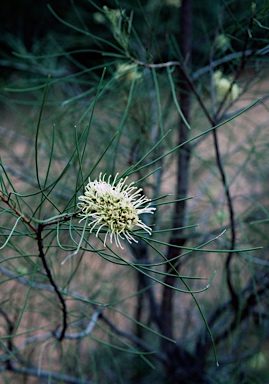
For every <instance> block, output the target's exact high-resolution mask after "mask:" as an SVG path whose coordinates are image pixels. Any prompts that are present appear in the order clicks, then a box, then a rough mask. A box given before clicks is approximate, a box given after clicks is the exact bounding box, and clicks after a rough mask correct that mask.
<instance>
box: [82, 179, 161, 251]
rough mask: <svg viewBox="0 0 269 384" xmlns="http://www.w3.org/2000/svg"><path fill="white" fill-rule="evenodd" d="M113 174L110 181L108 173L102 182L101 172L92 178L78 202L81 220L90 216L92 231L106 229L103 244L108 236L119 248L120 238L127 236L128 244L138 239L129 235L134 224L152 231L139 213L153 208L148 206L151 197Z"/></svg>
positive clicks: (149, 211) (147, 211)
mask: <svg viewBox="0 0 269 384" xmlns="http://www.w3.org/2000/svg"><path fill="white" fill-rule="evenodd" d="M117 177H118V174H116V176H115V178H114V180H113V182H112V183H111V182H110V181H111V175H110V176H109V177H108V179H107V181H105V178H106V174H104V175H102V173H100V175H99V179H96V180H94V181H91V180H90V179H89V183H88V184H87V185H86V187H85V192H84V195H82V196H79V198H78V199H79V200H80V201H81V202H79V203H78V208H79V209H80V210H81V213H80V214H79V215H80V216H82V219H81V220H80V221H82V220H85V219H91V221H90V223H89V226H90V228H91V232H92V231H93V230H94V229H97V231H96V236H98V234H99V232H100V230H101V229H105V230H106V235H105V238H104V244H106V240H107V236H108V235H109V237H110V242H111V243H112V242H113V238H114V240H115V243H116V245H117V246H118V247H121V248H122V246H121V243H120V239H122V240H123V239H124V238H125V239H127V240H128V242H129V243H131V242H132V241H135V242H137V241H136V240H135V239H134V237H133V236H132V234H131V231H132V229H133V228H134V227H135V226H137V227H140V228H142V229H144V230H145V231H146V232H148V233H149V234H151V228H150V227H148V226H147V225H146V224H145V223H143V222H142V221H141V219H140V218H139V215H140V214H142V213H154V211H155V209H156V208H153V207H150V199H148V198H147V197H146V196H144V195H142V194H141V193H140V192H141V191H142V189H141V188H140V189H138V188H137V187H135V186H134V183H131V184H129V185H125V182H126V179H127V177H125V178H123V179H120V180H119V181H118V182H117V183H116V181H117Z"/></svg>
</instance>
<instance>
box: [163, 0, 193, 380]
mask: <svg viewBox="0 0 269 384" xmlns="http://www.w3.org/2000/svg"><path fill="white" fill-rule="evenodd" d="M180 10H181V13H180V19H181V23H180V25H181V29H180V40H179V44H180V50H181V54H182V57H183V59H184V62H185V63H184V65H185V66H186V67H189V66H190V62H191V32H192V1H191V0H183V1H182V6H181V9H180ZM179 83H180V92H179V95H178V97H179V103H180V107H181V110H182V112H183V114H184V116H185V118H186V119H187V120H188V121H189V117H190V116H189V115H190V94H189V93H190V92H189V86H188V84H187V82H186V81H185V79H184V78H183V76H181V74H179ZM188 133H189V132H188V128H187V127H186V125H185V124H184V122H183V120H182V119H181V120H180V121H179V128H178V144H181V143H183V142H185V141H186V140H187V139H188ZM189 162H190V148H189V146H188V145H184V146H183V147H181V148H180V150H179V152H178V156H177V185H176V198H177V199H180V198H184V197H186V196H187V193H188V179H189ZM185 211H186V202H185V201H178V202H177V203H175V207H174V214H173V227H182V226H184V224H185ZM178 235H180V236H178ZM185 242H186V238H184V237H182V233H178V232H176V231H175V232H172V235H171V238H170V243H171V244H172V245H178V246H183V245H184V244H185ZM179 254H180V249H179V248H174V247H169V249H168V252H167V255H166V256H167V259H168V260H172V259H173V258H175V257H176V256H178V255H179ZM171 263H173V265H174V266H175V267H176V268H177V269H178V268H179V263H178V261H172V262H171ZM166 272H167V273H169V272H170V273H171V272H172V271H171V264H167V265H166ZM164 282H165V284H167V285H169V286H171V287H173V286H174V285H175V277H174V276H171V275H170V276H169V275H167V276H166V278H165V281H164ZM174 292H175V291H174V290H173V288H169V287H167V286H165V285H164V287H163V293H162V303H161V310H160V317H161V319H162V326H161V331H162V333H163V334H164V335H165V336H168V337H170V338H174ZM162 351H163V352H165V353H167V355H168V356H169V359H168V361H169V363H168V365H170V366H169V367H167V370H168V371H169V372H170V371H173V370H174V371H175V372H176V371H177V368H176V365H178V363H179V362H178V359H177V358H176V356H179V355H180V356H181V358H183V360H185V362H186V361H187V360H188V361H189V360H190V359H191V356H190V355H189V354H188V353H186V351H183V350H180V349H179V346H177V345H175V344H174V343H171V342H169V341H167V340H163V341H162ZM173 356H174V357H175V358H173ZM175 360H177V361H175ZM182 363H183V362H182ZM171 374H172V372H171Z"/></svg>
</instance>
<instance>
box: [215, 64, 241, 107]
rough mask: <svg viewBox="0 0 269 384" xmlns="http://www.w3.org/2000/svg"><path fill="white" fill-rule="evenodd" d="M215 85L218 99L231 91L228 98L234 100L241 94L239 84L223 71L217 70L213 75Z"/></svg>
mask: <svg viewBox="0 0 269 384" xmlns="http://www.w3.org/2000/svg"><path fill="white" fill-rule="evenodd" d="M213 81H214V86H215V89H216V94H217V99H219V100H221V99H222V98H223V97H224V96H225V95H226V93H227V92H229V96H228V100H229V101H234V100H236V99H237V98H238V96H239V94H240V88H239V86H238V85H237V84H232V81H231V80H230V79H229V78H228V77H225V76H224V75H223V73H222V72H221V71H219V70H218V71H216V72H215V73H214V75H213Z"/></svg>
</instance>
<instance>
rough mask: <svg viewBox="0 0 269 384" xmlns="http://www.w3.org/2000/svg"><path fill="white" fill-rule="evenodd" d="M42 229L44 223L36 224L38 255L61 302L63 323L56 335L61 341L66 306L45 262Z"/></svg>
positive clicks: (65, 321) (65, 326)
mask: <svg viewBox="0 0 269 384" xmlns="http://www.w3.org/2000/svg"><path fill="white" fill-rule="evenodd" d="M43 229H44V224H38V226H37V235H36V239H37V244H38V251H39V257H40V258H41V260H42V264H43V267H44V269H45V271H46V274H47V277H48V279H49V281H50V283H51V285H52V286H53V288H54V290H55V292H56V294H57V296H58V298H59V300H60V303H61V307H62V314H63V325H62V330H61V333H60V335H59V336H57V335H56V337H57V339H58V340H59V341H62V340H63V339H64V336H65V332H66V329H67V308H66V303H65V300H64V297H63V295H62V293H61V292H60V290H59V288H58V285H57V284H56V282H55V280H54V279H53V276H52V274H51V271H50V268H49V266H48V263H47V260H46V257H45V253H44V249H43V239H42V232H43Z"/></svg>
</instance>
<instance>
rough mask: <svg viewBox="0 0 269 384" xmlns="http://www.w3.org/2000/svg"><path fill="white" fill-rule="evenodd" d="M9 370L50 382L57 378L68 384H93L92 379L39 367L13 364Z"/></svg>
mask: <svg viewBox="0 0 269 384" xmlns="http://www.w3.org/2000/svg"><path fill="white" fill-rule="evenodd" d="M1 371H3V369H0V372H1ZM9 371H11V372H14V373H19V374H23V375H27V376H35V377H38V378H40V379H48V380H49V382H51V380H57V382H61V383H67V384H93V382H92V381H88V380H83V379H79V378H76V377H72V376H67V375H62V374H61V373H56V372H52V371H45V370H43V369H37V368H17V367H14V366H12V368H11V369H9Z"/></svg>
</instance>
